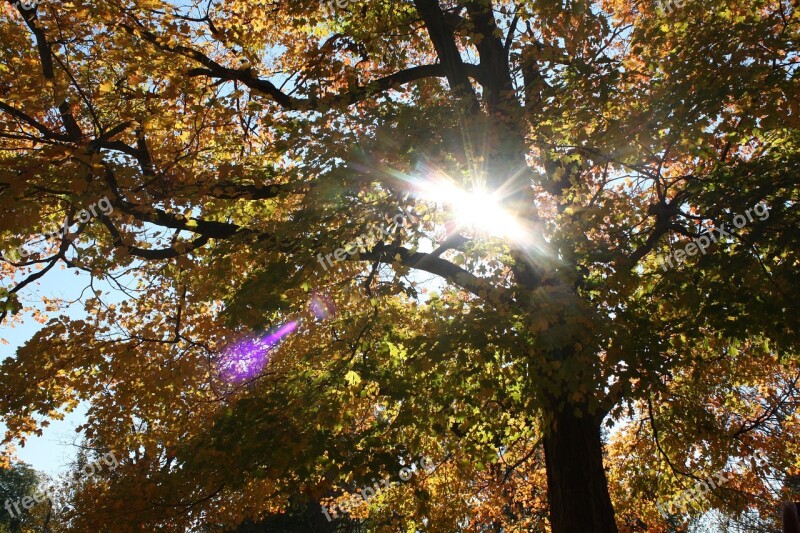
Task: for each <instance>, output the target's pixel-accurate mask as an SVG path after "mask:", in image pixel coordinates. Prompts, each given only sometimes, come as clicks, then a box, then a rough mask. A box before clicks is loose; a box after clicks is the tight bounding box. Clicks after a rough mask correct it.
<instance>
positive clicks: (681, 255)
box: [658, 204, 769, 272]
mask: <svg viewBox="0 0 800 533" xmlns="http://www.w3.org/2000/svg"><path fill="white" fill-rule="evenodd" d="M753 213H755V214H756V215H758V219H759V220H761V221H762V222H763V221H764V220H767V219H768V218H769V207H767V206H766V205H764V204H756V205H755V206H753V207H751V208H750V209H748V210H747V211H745V214H744V215H736V216H735V217H733V225H734V226H735V227H736V229H742V228H743V227H744V226H745V225H746V224H747V221H748V220H749V221H750V222H753ZM745 215H747V216H746V217H745ZM715 232H716V233H718V234H719V235H715ZM723 237H731V234H730V233H728V231H726V230H725V224H723V225H722V227H720V228H711V231H709V232H708V233H705V234H703V235H701V236H699V237H698V238H696V239H694V240H693V241H692V242H690V243H689V244H687V245H686V246H684V247H683V249H678V250H675V251H674V252H673V253H671V254H669V255H668V256H666V258H664V257H659V258H658V264H659V265H661V268H663V269H664V272H666V271H667V270H668V269H667V264H669V268H672V267H673V266H674V265H673V264H672V259H673V258H674V259H675V261H676V263H681V262H683V261H684V260H686V258H687V257H693V256H695V255H697V252H698V251H699V252H702V253H703V255H705V254H706V248H708V247H709V246H711V243H712V242H714V243H716V242H717V238H720V239H721V238H723Z"/></svg>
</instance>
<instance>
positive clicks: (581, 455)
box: [544, 404, 617, 533]
mask: <svg viewBox="0 0 800 533" xmlns="http://www.w3.org/2000/svg"><path fill="white" fill-rule="evenodd" d="M544 453H545V463H546V466H547V495H548V500H549V501H550V521H551V524H552V527H553V533H616V532H617V526H616V523H615V521H614V508H613V507H612V505H611V498H610V496H609V494H608V482H607V480H606V473H605V470H603V445H602V442H601V439H600V424H599V423H597V422H595V420H594V419H593V417H591V416H589V415H588V414H584V415H583V416H582V417H578V416H576V413H575V406H574V405H571V404H567V407H566V408H565V409H564V410H563V411H560V412H558V413H555V414H554V422H553V428H552V431H551V432H550V433H549V434H548V435H547V436H546V437H545V439H544Z"/></svg>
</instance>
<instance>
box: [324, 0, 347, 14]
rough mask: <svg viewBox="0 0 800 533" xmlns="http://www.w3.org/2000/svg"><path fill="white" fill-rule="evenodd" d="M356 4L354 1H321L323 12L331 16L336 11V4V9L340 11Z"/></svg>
mask: <svg viewBox="0 0 800 533" xmlns="http://www.w3.org/2000/svg"><path fill="white" fill-rule="evenodd" d="M354 3H355V2H354V0H319V5H320V6H322V10H323V11H325V12H326V13H328V14H329V15H332V14H333V13H334V12H335V11H336V9H335V8H334V4H336V7H338V8H339V9H344V8H346V7H347V6H349V5H350V4H354Z"/></svg>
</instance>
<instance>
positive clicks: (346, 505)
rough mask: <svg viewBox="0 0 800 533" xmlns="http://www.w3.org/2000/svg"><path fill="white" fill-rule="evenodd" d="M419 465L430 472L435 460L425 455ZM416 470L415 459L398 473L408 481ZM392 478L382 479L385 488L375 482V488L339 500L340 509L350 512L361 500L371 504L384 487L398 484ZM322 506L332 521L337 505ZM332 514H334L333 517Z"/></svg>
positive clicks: (335, 514)
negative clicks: (391, 480)
mask: <svg viewBox="0 0 800 533" xmlns="http://www.w3.org/2000/svg"><path fill="white" fill-rule="evenodd" d="M419 467H420V468H421V469H423V470H425V471H426V472H430V471H432V470H433V469H434V468H435V467H434V465H433V461H431V460H430V459H429V458H428V457H423V458H422V459H420V460H419ZM416 472H417V462H416V461H414V462H413V463H411V464H410V465H408V466H404V467H403V468H401V469H400V472H399V473H398V475H399V476H400V479H402V480H403V481H408V480H409V479H411V478H412V477H413V476H414V474H415V473H416ZM390 479H391V477H390V476H386V477H385V478H383V479H382V480H381V481H380V483H383V488H381V487H380V486H379V484H378V482H375V484H374V485H373V486H374V487H375V489H373V488H372V487H373V486H369V485H366V486H364V487H362V488H361V489H359V490H360V491H361V494H358V493H356V494H353V495H352V496H350V498H349V499H348V500H345V501H343V502H339V504H338V507H339V510H340V511H342V512H343V513H348V512H350V509H351V508H352V509H355V508H356V507H358V506H359V505H361V502H366V503H367V504H369V501H370V500H371V499H372V498H374V497H375V496H377V495H378V494H380V493H381V492H382V491H383V490H384V488H386V489H388V488H391V487H393V486H395V485H397V481H393V482H389V480H390ZM372 481H375V478H372ZM320 507H322V514H324V515H325V518H327V519H328V522H330V521H331V520H333V519H334V518H336V517H337V516H338V514H337V513H336V511H335V510H334V509H335V508H336V507H337V506H336V505H334V506H332V507H329V508H326V507H325V506H324V505H320ZM331 515H333V516H332V517H331Z"/></svg>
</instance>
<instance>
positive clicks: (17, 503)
mask: <svg viewBox="0 0 800 533" xmlns="http://www.w3.org/2000/svg"><path fill="white" fill-rule="evenodd" d="M44 480H45V477H44V476H43V475H41V474H39V473H37V472H36V470H34V469H33V468H31V467H30V466H29V465H26V464H25V463H17V464H13V465H9V467H8V468H2V469H0V500H2V505H3V509H2V510H0V531H4V532H8V533H22V532H29V531H49V529H47V524H48V522H49V520H50V503H49V502H48V501H47V500H45V501H40V500H42V494H41V491H40V485H41V483H42V482H43V481H44ZM26 503H27V504H28V507H27V508H26V507H25V504H26Z"/></svg>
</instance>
